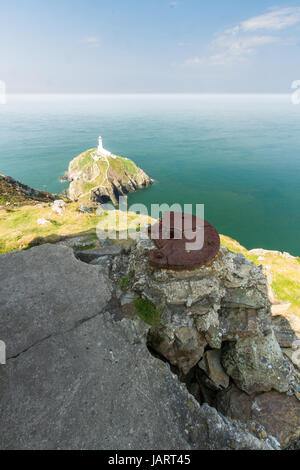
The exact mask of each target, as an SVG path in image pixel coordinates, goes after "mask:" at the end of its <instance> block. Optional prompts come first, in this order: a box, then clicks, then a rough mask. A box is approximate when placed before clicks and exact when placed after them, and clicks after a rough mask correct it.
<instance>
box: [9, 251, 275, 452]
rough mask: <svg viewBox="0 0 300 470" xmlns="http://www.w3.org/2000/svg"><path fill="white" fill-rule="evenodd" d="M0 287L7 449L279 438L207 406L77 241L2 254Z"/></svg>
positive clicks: (195, 444)
mask: <svg viewBox="0 0 300 470" xmlns="http://www.w3.org/2000/svg"><path fill="white" fill-rule="evenodd" d="M116 259H117V258H116V257H114V260H115V261H116ZM93 261H95V260H93ZM115 261H114V262H115ZM119 262H121V258H120V257H119ZM0 289H1V302H0V331H1V340H4V341H5V342H6V345H7V363H6V365H3V366H0V367H1V374H0V406H1V414H0V428H1V429H2V430H3V432H1V434H0V448H1V449H108V450H119V449H120V450H131V449H136V450H138V449H154V450H156V449H159V450H178V449H182V450H190V449H272V448H274V442H273V441H272V439H269V438H268V437H267V436H264V437H263V439H260V438H257V437H255V436H254V435H253V434H252V433H251V432H249V430H248V428H247V427H246V425H244V424H240V423H239V422H238V421H232V422H231V421H230V420H228V419H227V418H225V417H224V416H222V414H220V413H219V412H217V411H216V410H215V409H213V408H211V407H210V406H208V405H207V404H204V405H202V406H201V405H200V404H199V403H198V402H197V401H196V400H195V399H194V397H193V396H192V395H191V394H190V393H189V392H188V391H187V389H186V387H185V385H184V384H181V383H180V382H179V381H178V378H177V376H176V375H174V374H173V373H172V372H171V370H170V367H169V366H168V364H166V363H164V362H162V361H161V360H159V359H157V358H155V357H153V356H152V355H151V354H150V353H149V351H148V349H147V347H146V340H145V334H146V332H147V328H145V324H144V323H143V322H142V321H141V320H139V319H138V318H136V319H133V320H129V319H122V317H121V315H120V312H121V311H120V310H119V307H118V305H119V304H118V302H117V299H116V297H115V294H114V289H113V284H112V282H111V281H110V280H109V279H108V277H107V276H106V271H103V269H102V268H101V266H99V265H88V264H86V263H83V262H81V261H79V260H77V259H76V258H75V256H74V254H73V251H72V249H71V248H67V247H65V246H59V245H56V246H54V245H43V246H40V247H35V248H32V249H30V250H28V251H23V252H15V253H11V254H7V255H3V256H0Z"/></svg>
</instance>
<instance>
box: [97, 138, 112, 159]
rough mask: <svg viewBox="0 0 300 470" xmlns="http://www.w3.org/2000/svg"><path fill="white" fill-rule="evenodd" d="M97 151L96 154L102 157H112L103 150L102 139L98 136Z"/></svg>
mask: <svg viewBox="0 0 300 470" xmlns="http://www.w3.org/2000/svg"><path fill="white" fill-rule="evenodd" d="M97 150H98V153H99V154H100V155H101V156H103V157H109V156H111V155H112V154H111V153H110V152H109V151H108V150H105V149H104V148H103V144H102V137H101V136H99V139H98V149H97Z"/></svg>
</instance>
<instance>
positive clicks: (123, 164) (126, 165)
mask: <svg viewBox="0 0 300 470" xmlns="http://www.w3.org/2000/svg"><path fill="white" fill-rule="evenodd" d="M108 160H109V163H110V167H111V169H112V170H114V171H115V172H117V173H118V174H120V175H122V173H124V171H125V170H126V172H127V173H130V174H132V175H135V174H136V173H137V166H136V165H135V163H134V162H133V161H132V160H129V159H127V158H123V157H117V158H112V157H109V158H108Z"/></svg>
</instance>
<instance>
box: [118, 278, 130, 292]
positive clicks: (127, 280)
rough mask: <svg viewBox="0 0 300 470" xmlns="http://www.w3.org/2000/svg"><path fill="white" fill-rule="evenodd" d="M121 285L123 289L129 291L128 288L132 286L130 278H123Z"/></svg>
mask: <svg viewBox="0 0 300 470" xmlns="http://www.w3.org/2000/svg"><path fill="white" fill-rule="evenodd" d="M119 284H120V287H121V289H127V287H129V286H130V277H129V276H125V277H122V278H121V279H120V281H119Z"/></svg>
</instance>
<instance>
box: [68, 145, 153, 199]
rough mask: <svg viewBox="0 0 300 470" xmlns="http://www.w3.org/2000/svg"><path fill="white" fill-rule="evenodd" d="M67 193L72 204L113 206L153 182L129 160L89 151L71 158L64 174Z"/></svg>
mask: <svg viewBox="0 0 300 470" xmlns="http://www.w3.org/2000/svg"><path fill="white" fill-rule="evenodd" d="M66 177H67V180H68V181H69V182H70V186H69V189H68V191H67V194H68V197H69V198H70V199H71V200H73V201H80V202H84V201H92V202H96V203H107V202H109V201H111V202H112V203H113V204H114V205H115V206H116V205H117V204H118V198H119V196H123V195H125V194H127V193H131V192H134V191H136V190H137V189H142V188H147V187H149V186H151V184H152V183H153V180H152V179H151V178H150V177H149V176H148V175H147V174H146V173H145V172H144V171H143V170H142V169H141V168H139V167H138V166H137V165H136V164H135V163H134V162H133V161H132V160H130V159H128V158H124V157H120V156H116V155H109V156H101V155H99V153H98V152H97V150H96V149H90V150H87V151H85V152H83V153H82V154H80V155H78V156H77V157H76V158H74V159H73V160H72V161H71V162H70V164H69V168H68V172H67V174H66Z"/></svg>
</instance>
